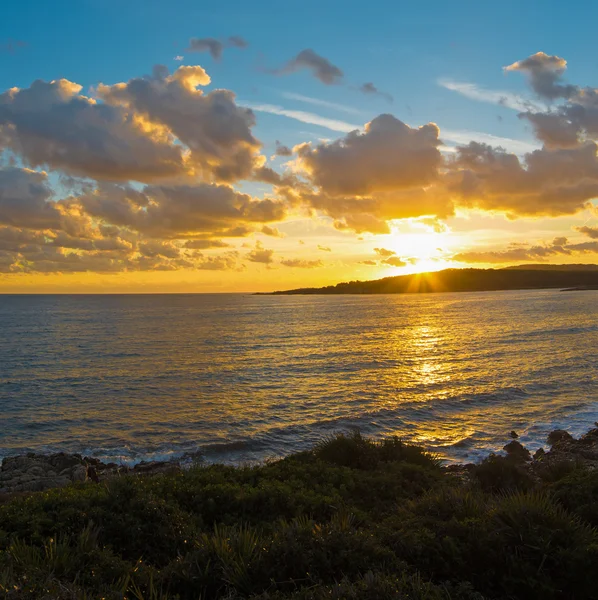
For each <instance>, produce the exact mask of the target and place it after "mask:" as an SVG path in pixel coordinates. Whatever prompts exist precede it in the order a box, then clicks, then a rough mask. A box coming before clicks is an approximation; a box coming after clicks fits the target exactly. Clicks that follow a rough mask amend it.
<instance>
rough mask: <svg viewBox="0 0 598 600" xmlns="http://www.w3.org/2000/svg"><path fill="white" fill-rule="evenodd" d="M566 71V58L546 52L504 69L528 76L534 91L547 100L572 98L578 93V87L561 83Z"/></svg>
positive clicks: (537, 53)
mask: <svg viewBox="0 0 598 600" xmlns="http://www.w3.org/2000/svg"><path fill="white" fill-rule="evenodd" d="M566 69H567V61H566V60H565V59H564V58H561V57H560V56H554V55H552V56H551V55H548V54H545V53H544V52H536V54H532V55H531V56H528V57H527V58H526V59H524V60H520V61H517V62H514V63H513V64H512V65H509V66H507V67H504V70H505V71H520V72H521V73H524V74H525V75H527V77H528V79H529V82H530V85H531V87H532V89H533V90H534V91H535V92H536V94H537V95H538V96H540V97H541V98H545V99H547V100H556V99H557V98H570V97H571V96H572V95H574V94H575V93H576V92H577V88H576V86H573V85H563V84H562V83H561V80H562V76H563V74H564V73H565V70H566Z"/></svg>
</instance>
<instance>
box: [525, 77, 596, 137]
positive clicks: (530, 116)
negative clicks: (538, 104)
mask: <svg viewBox="0 0 598 600" xmlns="http://www.w3.org/2000/svg"><path fill="white" fill-rule="evenodd" d="M519 116H520V117H521V118H522V119H526V120H528V121H529V122H530V123H531V124H532V126H533V128H534V131H535V134H536V137H538V139H540V140H541V141H542V142H543V143H544V144H545V145H546V146H548V147H551V148H571V147H574V146H578V145H580V144H583V143H584V142H586V141H587V140H598V89H594V88H584V89H580V90H579V91H578V93H577V94H576V95H575V96H572V97H570V98H569V99H568V100H567V101H566V102H565V103H564V104H562V105H560V106H558V107H556V108H554V109H551V110H547V111H544V112H531V111H528V112H525V113H521V114H520V115H519Z"/></svg>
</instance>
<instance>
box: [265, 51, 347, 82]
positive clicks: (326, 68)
mask: <svg viewBox="0 0 598 600" xmlns="http://www.w3.org/2000/svg"><path fill="white" fill-rule="evenodd" d="M304 69H306V70H308V71H310V72H311V74H312V75H313V76H314V77H315V78H316V79H319V80H320V81H321V82H322V83H324V84H326V85H332V84H335V83H340V81H341V80H342V78H343V76H344V74H343V72H342V71H341V69H340V68H339V67H337V66H335V65H333V64H332V63H331V62H330V61H329V60H328V59H327V58H324V57H323V56H320V55H319V54H317V53H316V52H314V51H313V50H311V49H310V48H307V49H306V50H302V51H301V52H299V54H297V56H295V57H294V58H292V59H291V60H289V61H288V62H287V63H286V64H285V65H284V66H282V67H281V68H280V69H275V70H273V71H271V73H272V74H274V75H288V74H290V73H295V72H297V71H302V70H304Z"/></svg>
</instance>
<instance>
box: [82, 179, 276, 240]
mask: <svg viewBox="0 0 598 600" xmlns="http://www.w3.org/2000/svg"><path fill="white" fill-rule="evenodd" d="M71 204H75V205H78V206H80V207H81V208H82V210H84V211H85V212H86V213H87V214H89V215H90V216H92V217H94V218H95V219H101V220H103V221H104V222H106V223H110V224H115V225H119V226H124V227H128V228H130V229H133V230H135V231H139V232H141V233H144V234H146V235H152V236H154V237H167V238H173V237H188V235H189V234H197V233H199V232H203V233H209V234H210V235H214V236H220V237H229V236H231V235H233V236H234V234H236V233H242V234H243V235H245V234H246V230H245V229H243V230H242V231H241V232H239V230H238V228H239V227H241V228H243V227H246V226H247V225H252V224H264V223H268V222H273V221H280V220H282V219H283V218H284V217H285V214H286V210H285V206H284V204H283V202H281V201H280V200H271V199H265V200H256V199H254V198H252V197H251V196H249V195H247V194H241V193H239V192H236V191H235V190H234V189H233V188H231V187H230V186H227V185H217V184H208V183H198V184H195V185H173V186H165V185H161V186H156V185H152V186H146V187H145V188H143V190H142V191H137V190H135V189H133V188H131V187H126V186H116V185H103V186H100V187H98V188H97V189H95V190H93V191H92V192H90V193H87V194H85V195H83V196H81V197H79V198H78V199H76V200H73V201H72V202H71ZM249 231H251V230H249Z"/></svg>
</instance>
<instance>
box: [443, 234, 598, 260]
mask: <svg viewBox="0 0 598 600" xmlns="http://www.w3.org/2000/svg"><path fill="white" fill-rule="evenodd" d="M593 253H598V242H585V243H581V244H569V243H567V238H564V237H557V238H555V239H554V240H553V241H552V242H549V243H545V244H538V245H534V246H530V245H512V246H511V247H510V248H507V249H506V250H496V251H475V250H474V251H469V252H461V253H458V254H455V255H454V256H453V257H452V260H455V261H458V262H468V263H513V262H545V261H547V260H549V259H550V258H552V257H555V256H569V255H572V254H593Z"/></svg>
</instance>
